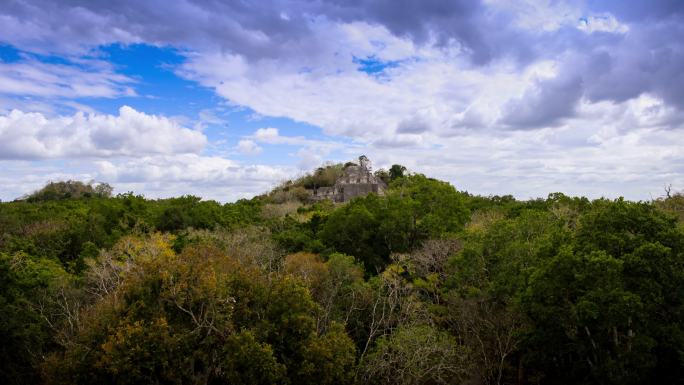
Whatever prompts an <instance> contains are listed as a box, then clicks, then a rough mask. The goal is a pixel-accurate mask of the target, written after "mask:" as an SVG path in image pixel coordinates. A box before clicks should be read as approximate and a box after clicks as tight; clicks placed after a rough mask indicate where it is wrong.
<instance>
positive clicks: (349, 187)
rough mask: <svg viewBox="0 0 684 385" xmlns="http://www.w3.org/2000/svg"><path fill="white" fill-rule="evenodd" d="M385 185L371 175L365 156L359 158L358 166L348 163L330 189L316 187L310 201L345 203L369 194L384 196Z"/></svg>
mask: <svg viewBox="0 0 684 385" xmlns="http://www.w3.org/2000/svg"><path fill="white" fill-rule="evenodd" d="M385 190H387V183H385V181H383V180H382V179H380V178H378V177H377V176H375V175H373V172H372V167H371V163H370V160H368V158H366V156H364V155H362V156H360V157H359V164H355V163H348V164H347V165H346V166H345V167H344V170H343V174H342V176H341V177H339V178H337V181H336V182H335V184H334V185H333V186H332V187H318V188H316V189H314V190H313V191H312V195H311V199H312V200H314V201H321V200H324V199H330V200H331V201H333V202H347V201H349V200H351V199H352V198H356V197H359V196H365V195H368V194H370V193H375V194H378V195H384V194H385Z"/></svg>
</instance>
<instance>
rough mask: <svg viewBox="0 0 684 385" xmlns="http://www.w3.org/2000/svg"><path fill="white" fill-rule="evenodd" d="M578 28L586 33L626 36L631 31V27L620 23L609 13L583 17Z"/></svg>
mask: <svg viewBox="0 0 684 385" xmlns="http://www.w3.org/2000/svg"><path fill="white" fill-rule="evenodd" d="M577 28H579V29H580V30H582V31H584V32H586V33H594V32H610V33H623V34H624V33H627V31H629V27H628V26H627V25H626V24H622V23H620V22H619V21H618V20H617V19H616V18H615V16H613V15H611V14H609V13H608V14H602V15H592V16H587V17H582V18H580V19H579V24H578V26H577Z"/></svg>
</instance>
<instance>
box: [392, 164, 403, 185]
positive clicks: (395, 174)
mask: <svg viewBox="0 0 684 385" xmlns="http://www.w3.org/2000/svg"><path fill="white" fill-rule="evenodd" d="M405 172H406V167H404V166H402V165H400V164H393V165H392V167H390V169H389V177H390V180H392V181H393V180H395V179H399V178H403V177H404V173H405Z"/></svg>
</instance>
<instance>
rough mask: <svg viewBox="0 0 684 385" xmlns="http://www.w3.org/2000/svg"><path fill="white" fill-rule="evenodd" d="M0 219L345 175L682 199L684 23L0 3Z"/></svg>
mask: <svg viewBox="0 0 684 385" xmlns="http://www.w3.org/2000/svg"><path fill="white" fill-rule="evenodd" d="M0 20H3V23H0V166H1V167H2V170H1V171H0V200H2V201H3V202H6V201H11V200H14V199H16V198H18V197H20V196H22V195H24V194H29V193H31V192H32V191H35V190H37V189H38V188H40V187H42V186H43V185H45V184H46V183H47V182H48V181H50V180H52V181H59V180H68V179H71V180H79V181H89V180H95V181H99V182H105V183H109V184H111V185H112V186H113V187H114V188H115V191H114V193H115V194H117V193H122V192H128V191H133V192H134V193H136V194H141V195H143V196H145V197H147V198H149V199H155V198H168V197H173V196H181V195H195V196H199V197H201V198H203V199H213V200H216V201H219V202H222V203H225V202H233V201H236V200H237V199H240V198H251V197H254V196H256V195H259V194H263V193H265V192H268V191H269V190H270V189H272V188H273V187H275V186H276V185H277V184H279V183H281V182H282V181H285V180H288V179H295V178H297V177H298V176H301V175H304V174H305V173H306V172H309V171H312V170H313V169H315V168H316V167H318V166H320V165H322V164H324V162H326V161H329V162H345V161H347V160H349V159H355V158H356V157H358V156H359V155H361V154H366V155H367V156H368V157H369V158H370V159H371V160H372V161H373V163H374V168H375V169H379V168H385V169H387V168H389V167H390V166H391V165H392V164H401V165H403V166H406V167H407V168H408V169H409V170H410V171H412V172H416V173H421V174H425V175H426V176H429V177H433V178H436V179H439V180H443V181H447V182H449V183H451V184H452V185H453V186H455V187H456V189H458V190H459V191H467V192H469V193H471V194H475V195H482V196H490V195H513V196H514V197H516V199H522V200H526V199H535V198H544V197H546V196H547V195H548V194H550V193H553V192H562V193H564V194H566V195H569V196H586V197H588V198H590V199H596V198H600V197H605V198H609V199H614V198H617V197H620V196H623V197H625V198H626V199H629V200H633V201H648V200H653V199H656V198H658V197H661V196H663V195H664V191H665V188H666V187H667V186H671V188H672V191H682V190H684V151H683V149H684V135H683V134H682V133H683V132H684V76H682V74H681V69H682V68H684V28H683V27H682V26H684V2H672V1H667V0H663V1H631V2H629V3H624V2H618V1H614V0H603V1H601V0H589V1H583V2H570V1H568V2H564V1H558V2H549V1H543V0H528V1H522V2H516V3H515V4H510V3H509V2H506V1H500V0H482V1H461V0H458V1H447V2H443V1H410V0H407V1H404V2H401V3H396V2H386V1H370V0H369V1H360V2H353V3H350V4H347V3H344V2H342V3H340V2H336V1H328V0H324V1H320V2H301V1H279V0H273V1H265V2H254V3H250V2H242V3H240V4H220V3H215V2H208V1H207V2H205V1H199V0H198V1H187V2H179V3H173V4H166V3H163V2H155V1H152V2H144V3H140V2H132V1H121V2H99V1H89V2H83V1H80V0H67V1H64V2H59V4H57V3H53V2H50V1H47V0H29V1H25V2H21V3H20V2H3V6H1V7H0Z"/></svg>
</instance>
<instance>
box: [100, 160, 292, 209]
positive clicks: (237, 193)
mask: <svg viewBox="0 0 684 385" xmlns="http://www.w3.org/2000/svg"><path fill="white" fill-rule="evenodd" d="M96 166H97V176H98V178H99V179H101V180H106V181H109V182H110V183H112V184H113V185H114V186H115V187H116V188H117V190H118V191H121V190H122V189H123V190H124V191H125V190H126V189H131V190H133V191H136V192H143V193H145V194H146V195H147V196H150V197H170V196H179V195H184V194H195V195H198V196H202V197H205V198H208V199H215V200H218V201H221V202H226V201H234V200H236V199H239V198H251V197H253V196H254V195H257V194H262V193H265V192H267V191H268V190H270V189H271V188H273V187H275V185H276V184H278V183H280V182H282V181H284V180H286V179H288V178H291V177H292V176H293V175H295V173H296V170H295V169H294V168H293V167H282V166H266V165H259V164H254V165H250V164H241V163H238V162H236V161H233V160H230V159H226V158H222V157H217V156H202V155H197V154H182V155H173V156H171V155H156V156H146V157H142V158H136V159H127V160H123V161H116V160H111V161H97V162H96Z"/></svg>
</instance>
